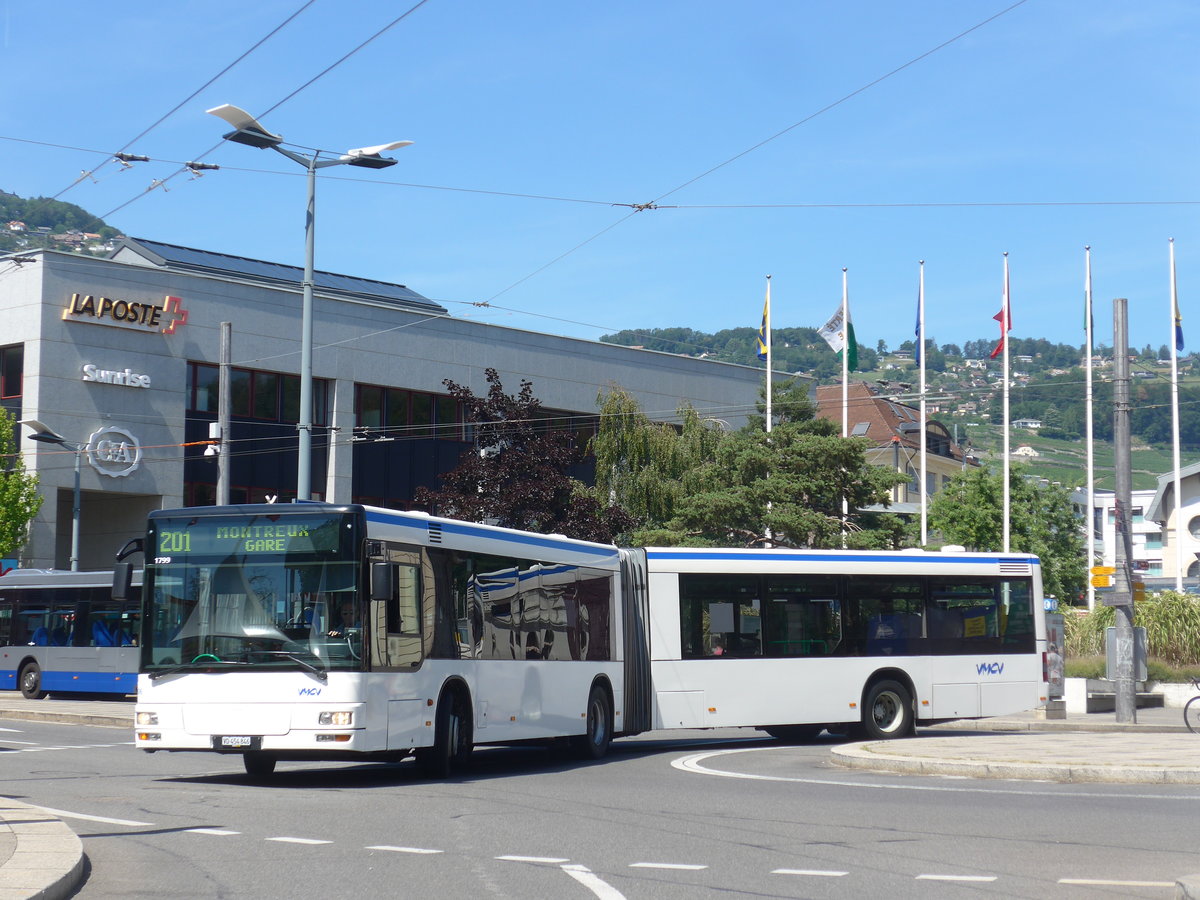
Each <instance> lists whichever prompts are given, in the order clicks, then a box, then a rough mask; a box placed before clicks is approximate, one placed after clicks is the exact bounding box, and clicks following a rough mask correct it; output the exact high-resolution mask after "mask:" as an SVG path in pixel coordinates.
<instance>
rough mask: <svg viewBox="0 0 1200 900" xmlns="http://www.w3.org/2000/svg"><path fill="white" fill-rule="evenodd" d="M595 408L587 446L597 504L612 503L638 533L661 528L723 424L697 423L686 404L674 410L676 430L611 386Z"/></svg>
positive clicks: (697, 417)
mask: <svg viewBox="0 0 1200 900" xmlns="http://www.w3.org/2000/svg"><path fill="white" fill-rule="evenodd" d="M597 403H598V404H599V406H600V427H599V428H598V430H597V433H596V436H595V437H594V438H593V439H592V442H591V450H592V453H593V455H594V456H595V458H596V492H595V495H596V499H597V501H598V502H604V503H615V504H617V505H618V506H620V507H621V508H622V509H624V510H625V511H626V512H627V513H628V514H629V515H630V516H632V517H633V520H634V521H635V522H636V523H637V524H638V525H639V526H640V527H642V528H657V527H659V526H661V525H663V524H665V523H666V522H667V521H668V520H669V519H671V517H672V516H674V514H675V504H676V503H677V502H678V500H679V499H680V497H682V496H684V495H685V494H686V493H687V492H688V491H690V490H691V489H692V487H693V484H694V482H695V477H696V473H697V472H698V470H699V468H700V466H701V465H702V464H703V463H704V462H705V461H706V460H709V459H711V458H712V456H713V454H714V453H715V452H716V447H717V444H718V443H719V441H720V439H721V432H722V428H723V426H724V423H722V422H719V421H717V420H716V419H702V418H701V417H700V414H699V413H697V412H696V410H695V409H694V408H693V407H692V406H690V405H688V404H685V405H683V406H681V407H680V408H679V409H678V411H677V416H678V417H679V420H680V421H679V425H678V426H674V425H669V424H665V423H661V422H652V421H650V418H649V417H648V416H647V415H646V414H645V413H644V412H642V409H641V407H640V406H639V405H638V402H637V400H636V399H634V398H633V396H631V395H630V394H629V393H628V392H627V391H625V390H623V389H622V388H620V387H616V386H614V387H612V388H611V389H610V390H609V391H608V393H607V394H603V393H602V394H601V395H600V396H599V397H597ZM695 487H697V488H698V487H699V485H698V484H696V485H695Z"/></svg>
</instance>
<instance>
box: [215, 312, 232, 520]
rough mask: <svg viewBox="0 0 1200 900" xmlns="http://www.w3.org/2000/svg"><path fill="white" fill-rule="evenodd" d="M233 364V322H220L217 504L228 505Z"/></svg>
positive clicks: (230, 464)
mask: <svg viewBox="0 0 1200 900" xmlns="http://www.w3.org/2000/svg"><path fill="white" fill-rule="evenodd" d="M232 366H233V324H232V323H230V322H222V323H221V367H220V369H219V370H218V375H217V422H218V429H219V430H220V439H221V446H220V448H219V450H218V451H217V505H218V506H228V505H229V472H230V468H231V466H232V463H233V460H231V459H230V458H229V423H230V406H231V399H232V398H231V396H230V394H231V391H232V389H231V382H230V377H229V376H230V374H231V371H232Z"/></svg>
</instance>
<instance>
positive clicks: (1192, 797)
mask: <svg viewBox="0 0 1200 900" xmlns="http://www.w3.org/2000/svg"><path fill="white" fill-rule="evenodd" d="M763 751H771V752H774V753H779V752H781V749H780V748H779V747H742V748H739V749H736V750H713V751H710V752H707V753H693V754H691V755H689V756H681V757H680V758H679V759H674V760H671V767H672V768H674V769H679V770H680V771H682V772H691V773H693V774H697V775H719V776H721V777H722V778H744V779H746V780H748V781H783V782H788V783H791V784H819V785H825V786H826V787H853V788H873V789H875V790H880V791H929V792H933V793H940V794H1000V795H1008V796H1019V797H1045V796H1048V795H1049V796H1056V797H1078V798H1084V799H1087V800H1097V799H1100V800H1114V799H1119V800H1177V801H1184V802H1187V803H1195V802H1196V799H1197V795H1196V794H1195V793H1192V794H1121V793H1115V792H1113V793H1105V792H1102V791H1069V790H1065V791H1064V790H1060V791H1056V790H1053V789H1047V790H1041V791H1033V790H1021V789H1019V788H983V787H948V786H945V785H937V784H880V783H877V782H871V781H851V780H849V779H845V780H843V779H833V778H793V777H791V776H788V775H752V774H749V773H746V772H727V771H725V770H723V769H710V768H708V767H707V766H703V765H701V763H702V762H703V761H704V760H707V759H710V758H712V757H716V756H728V755H730V754H732V753H760V752H763ZM930 777H932V776H930ZM1164 786H1165V787H1171V788H1176V789H1178V788H1180V787H1193V788H1194V787H1195V786H1194V785H1164Z"/></svg>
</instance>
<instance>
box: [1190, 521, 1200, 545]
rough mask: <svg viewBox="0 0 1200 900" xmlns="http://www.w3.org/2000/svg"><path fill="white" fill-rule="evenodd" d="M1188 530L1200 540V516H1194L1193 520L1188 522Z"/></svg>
mask: <svg viewBox="0 0 1200 900" xmlns="http://www.w3.org/2000/svg"><path fill="white" fill-rule="evenodd" d="M1188 531H1189V532H1191V535H1192V537H1194V538H1195V539H1196V540H1198V541H1200V516H1193V517H1192V521H1190V522H1188Z"/></svg>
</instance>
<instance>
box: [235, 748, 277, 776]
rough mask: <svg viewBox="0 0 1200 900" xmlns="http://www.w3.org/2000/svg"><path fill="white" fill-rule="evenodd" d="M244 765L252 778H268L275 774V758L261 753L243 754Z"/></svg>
mask: <svg viewBox="0 0 1200 900" xmlns="http://www.w3.org/2000/svg"><path fill="white" fill-rule="evenodd" d="M242 765H244V766H245V767H246V774H247V775H249V776H250V777H251V778H266V777H267V776H269V775H271V774H273V773H274V772H275V757H273V756H271V755H270V754H269V753H262V752H261V751H250V752H248V753H243V754H242Z"/></svg>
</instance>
